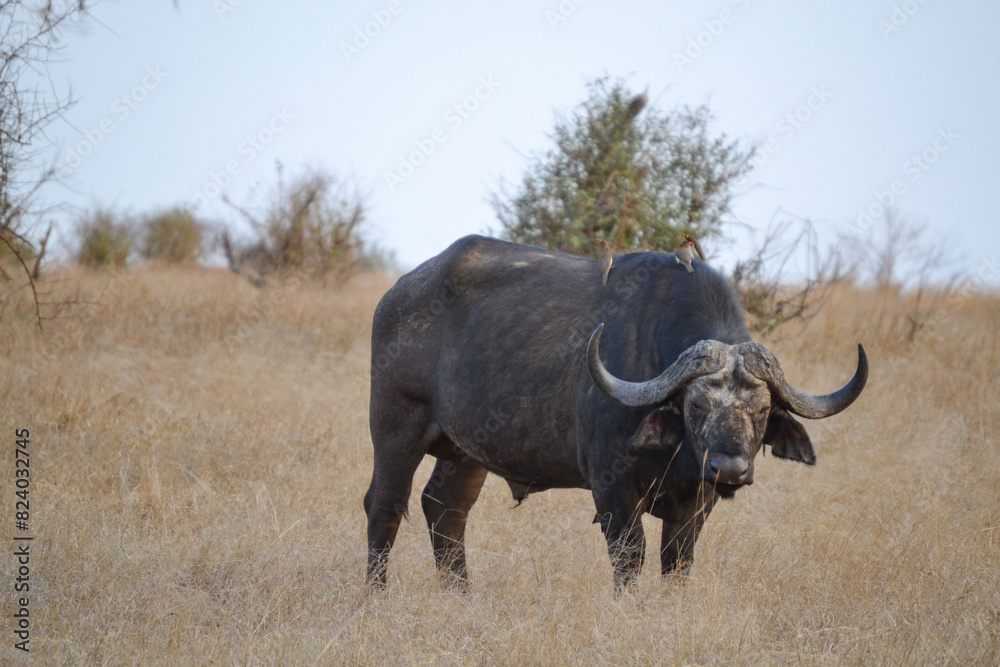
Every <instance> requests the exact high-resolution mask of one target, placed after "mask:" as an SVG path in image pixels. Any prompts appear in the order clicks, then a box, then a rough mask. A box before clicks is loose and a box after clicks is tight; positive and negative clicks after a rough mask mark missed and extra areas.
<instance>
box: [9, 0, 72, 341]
mask: <svg viewBox="0 0 1000 667" xmlns="http://www.w3.org/2000/svg"><path fill="white" fill-rule="evenodd" d="M85 4H86V3H85V1H84V0H75V1H73V2H69V1H63V2H60V1H58V0H46V1H44V2H43V1H34V2H33V1H31V0H7V1H4V2H0V34H2V35H3V39H2V40H0V248H3V249H4V250H5V252H6V253H7V255H8V257H7V259H8V260H11V261H9V262H7V264H8V267H6V268H5V267H3V266H0V280H13V279H14V278H13V275H14V274H16V273H23V275H24V278H25V281H26V282H25V283H23V284H21V285H15V286H14V287H13V288H11V290H15V291H16V290H17V289H20V288H21V287H25V286H30V288H31V293H32V298H33V301H34V306H35V317H36V321H37V323H38V325H39V326H41V323H42V314H41V309H40V304H39V298H38V289H37V286H36V284H35V281H36V279H37V278H38V277H39V275H40V268H41V260H42V257H43V256H44V254H45V250H44V245H45V244H47V242H48V239H49V233H50V232H51V227H50V228H49V231H48V232H46V234H45V236H44V238H43V242H42V244H43V245H42V246H41V247H40V248H39V249H38V250H37V251H36V249H35V245H34V243H32V241H31V240H30V238H29V237H31V236H32V231H33V229H34V228H35V227H36V226H37V225H38V224H39V223H40V221H41V219H42V217H43V216H44V215H45V213H46V212H47V210H48V208H49V207H47V206H46V205H45V204H44V203H42V202H40V201H39V197H38V194H39V191H40V190H41V188H42V186H43V185H45V183H47V182H49V181H50V180H51V179H52V178H53V177H54V175H55V167H54V166H52V165H46V164H45V161H44V158H45V155H46V150H47V149H48V148H49V147H50V146H49V144H48V143H47V141H46V136H45V128H46V127H48V125H49V123H51V122H52V121H53V120H55V119H56V118H58V117H59V116H60V115H61V114H62V113H63V112H64V111H65V110H66V109H67V108H68V107H69V106H70V104H71V100H70V99H69V97H68V96H66V97H63V96H60V95H59V94H58V93H57V92H52V86H51V82H46V81H45V66H46V65H47V64H48V62H50V61H51V59H52V58H53V57H54V56H55V55H57V53H58V51H59V45H58V43H57V39H58V36H59V33H60V31H61V30H62V28H63V26H64V25H65V24H66V23H67V21H69V19H70V18H72V17H73V16H75V15H77V14H79V13H81V12H83V11H85ZM2 263H4V262H3V258H2V257H0V264H2ZM32 264H33V265H32ZM10 265H13V266H14V274H12V272H11V271H10V270H9V269H10ZM11 290H8V292H9V291H11Z"/></svg>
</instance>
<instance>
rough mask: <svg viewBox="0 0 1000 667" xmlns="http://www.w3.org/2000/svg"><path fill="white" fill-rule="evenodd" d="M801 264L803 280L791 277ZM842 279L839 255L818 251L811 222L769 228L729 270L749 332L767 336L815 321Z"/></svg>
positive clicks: (787, 222)
mask: <svg viewBox="0 0 1000 667" xmlns="http://www.w3.org/2000/svg"><path fill="white" fill-rule="evenodd" d="M803 259H804V260H805V267H804V269H803V270H802V271H801V272H800V273H801V276H799V277H793V276H792V275H791V268H792V266H793V265H797V264H798V263H799V262H801V261H802V260H803ZM846 276H847V271H845V265H844V261H843V258H842V255H841V254H840V253H839V252H837V250H836V248H834V247H823V246H822V244H821V243H820V241H819V238H818V236H817V234H816V230H815V227H814V226H813V224H812V223H811V222H810V221H808V220H804V221H796V220H785V221H780V222H776V223H772V224H771V225H769V226H768V228H767V230H766V231H765V232H764V236H763V238H762V239H761V240H760V241H758V242H756V243H755V244H754V245H753V246H752V248H751V250H750V253H749V255H748V256H747V257H745V258H743V259H741V260H739V261H738V262H737V263H736V266H735V267H733V273H732V281H733V285H734V287H735V288H736V290H737V292H738V293H739V295H740V300H741V302H742V303H743V309H744V310H745V311H746V313H747V318H748V320H749V322H748V324H749V327H750V330H751V331H753V332H755V333H766V334H770V333H774V332H775V331H776V330H777V329H778V328H779V327H781V326H782V325H784V324H786V323H788V322H793V321H794V322H800V323H802V324H805V323H807V322H808V321H809V320H811V319H812V318H813V317H815V315H816V314H817V313H818V312H819V311H820V309H821V308H822V307H823V305H824V304H825V303H826V301H827V299H828V297H829V290H830V287H831V286H832V285H833V284H834V283H836V282H838V281H840V280H843V279H844V278H845V277H846ZM792 280H794V282H790V281H792Z"/></svg>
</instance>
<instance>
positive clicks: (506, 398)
mask: <svg viewBox="0 0 1000 667" xmlns="http://www.w3.org/2000/svg"><path fill="white" fill-rule="evenodd" d="M602 275H603V274H602V270H601V267H600V265H599V263H598V262H597V261H596V260H593V259H588V258H585V257H579V256H576V255H569V254H565V253H561V252H554V251H550V250H544V249H542V248H537V247H533V246H525V245H518V244H514V243H507V242H503V241H498V240H495V239H490V238H484V237H480V236H469V237H466V238H463V239H460V240H459V241H457V242H455V243H454V244H453V245H452V246H451V247H449V248H448V249H447V250H445V251H444V252H442V253H441V254H440V255H438V256H437V257H434V258H433V259H430V260H428V261H427V262H425V263H424V264H422V265H420V266H419V267H417V268H416V269H414V270H413V271H412V272H410V273H408V274H407V275H405V276H403V277H402V278H400V279H399V281H398V282H397V283H396V285H395V286H394V287H392V289H390V290H389V291H388V292H387V293H386V294H385V296H384V297H382V300H381V302H380V303H379V305H378V308H377V310H376V311H375V318H374V323H373V330H372V367H371V406H370V426H371V436H372V444H373V446H374V450H375V453H374V470H373V472H372V481H371V486H370V487H369V489H368V493H366V494H365V499H364V507H365V512H366V513H367V516H368V582H369V585H371V586H372V587H374V588H380V587H384V586H385V584H386V565H387V562H388V556H389V550H390V549H391V548H392V544H393V541H394V540H395V537H396V532H397V529H398V527H399V522H400V520H401V519H402V517H403V515H404V514H405V513H406V508H407V502H408V499H409V496H410V487H411V485H412V483H413V474H414V471H415V470H416V469H417V466H418V464H419V463H420V461H421V460H422V459H423V457H424V456H425V455H427V454H430V455H432V456H435V457H436V458H437V465H436V466H435V468H434V473H433V475H432V476H431V479H430V481H429V482H428V484H427V486H426V487H425V488H424V492H423V494H422V497H421V505H422V507H423V511H424V514H425V516H426V518H427V525H428V527H429V528H430V535H431V543H432V546H433V549H434V557H435V561H436V563H437V567H438V569H439V570H441V571H443V572H444V573H445V575H446V579H447V580H448V581H449V582H451V583H457V584H459V585H460V586H464V585H465V582H466V581H467V577H468V572H467V568H466V561H465V544H464V535H465V523H466V519H467V517H468V513H469V510H470V508H471V507H472V505H473V504H474V503H475V502H476V499H477V498H478V496H479V491H480V489H481V488H482V486H483V482H484V481H485V479H486V473H487V472H492V473H494V474H496V475H499V476H501V477H503V478H504V479H505V480H506V481H507V482H508V484H509V485H510V488H511V491H512V493H513V495H514V499H515V500H517V501H518V502H520V501H522V500H523V499H524V498H525V497H526V496H527V495H528V494H529V493H537V492H539V491H544V490H545V489H551V488H580V489H590V490H591V492H592V494H593V497H594V504H595V505H596V507H597V517H596V518H595V522H597V521H599V522H600V524H601V529H602V530H603V532H604V535H605V537H606V539H607V542H608V550H609V553H610V555H611V561H612V565H613V567H614V581H615V584H616V590H618V589H620V588H621V587H622V586H624V585H626V584H628V583H630V582H631V581H632V580H633V579H634V578H635V577H636V576H637V575H638V573H639V570H640V568H641V567H642V561H643V557H644V552H645V537H644V535H643V529H642V522H641V521H640V517H641V516H642V514H643V513H644V512H649V513H650V514H652V515H653V516H655V517H658V518H660V519H662V520H663V540H662V545H661V547H660V566H661V571H662V572H663V573H664V574H666V573H669V572H674V571H682V572H683V571H686V570H687V569H688V568H689V567H690V565H691V562H692V554H693V552H694V544H695V540H697V538H698V533H699V532H700V530H701V527H702V525H703V523H704V521H705V518H706V517H707V516H708V514H709V512H710V511H711V510H712V507H713V505H714V504H715V502H716V501H717V500H718V499H719V498H720V497H722V498H731V497H733V494H734V493H735V492H736V490H737V489H738V488H739V487H741V486H743V485H745V484H750V483H752V482H753V462H754V457H755V456H756V454H757V452H758V450H759V449H760V448H761V445H762V444H763V443H766V444H769V445H770V446H771V449H772V452H773V453H774V455H775V456H778V457H781V458H785V459H792V460H795V461H801V462H803V463H806V464H809V465H812V464H813V463H815V460H816V459H815V454H814V452H813V448H812V443H811V442H810V440H809V436H808V435H807V434H806V431H805V429H804V428H803V427H802V425H801V424H800V423H799V422H798V421H796V420H795V419H794V418H793V417H792V415H799V416H801V417H806V418H809V419H819V418H822V417H828V416H830V415H834V414H836V413H838V412H840V411H841V410H843V409H845V408H846V407H847V406H849V405H850V404H851V403H852V402H854V400H855V399H856V398H857V397H858V396H859V395H860V394H861V390H862V389H863V388H864V386H865V381H866V379H867V377H868V361H867V358H866V356H865V352H864V348H863V347H862V346H861V345H859V346H858V353H859V359H858V367H857V371H856V372H855V374H854V378H853V379H852V380H851V381H850V382H848V383H847V385H846V386H844V387H843V388H842V389H840V390H839V391H837V392H835V393H833V394H829V395H825V396H812V395H809V394H805V393H803V392H801V391H799V390H797V389H795V388H794V387H792V386H791V385H789V384H788V383H787V381H786V380H785V377H784V374H783V373H782V370H781V366H780V365H779V364H778V360H777V359H776V358H775V357H774V355H773V354H772V353H771V352H770V350H768V349H767V348H766V347H765V346H764V345H762V344H760V343H755V342H753V341H751V340H750V333H749V331H748V330H747V327H746V322H745V316H744V313H743V310H742V308H741V307H740V304H739V300H738V298H737V296H736V294H735V293H734V291H733V289H732V287H730V285H729V284H728V283H727V282H726V280H725V279H724V278H723V277H722V276H721V275H720V274H719V273H717V272H716V271H714V270H713V269H712V268H711V267H709V266H708V265H707V264H705V263H704V262H700V261H698V260H695V262H694V272H693V273H690V274H689V273H687V271H685V269H684V268H683V267H681V266H680V265H679V264H677V263H676V262H675V261H674V256H673V255H672V254H667V253H632V254H628V255H624V256H621V257H618V258H616V259H615V262H614V266H613V268H612V269H611V273H610V278H609V280H608V282H607V285H603V284H602ZM591 332H593V334H592V335H590V334H591ZM588 338H589V344H587V341H588ZM602 356H603V360H602ZM622 378H627V379H622ZM649 378H653V379H649Z"/></svg>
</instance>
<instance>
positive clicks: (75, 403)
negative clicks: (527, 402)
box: [0, 269, 1000, 664]
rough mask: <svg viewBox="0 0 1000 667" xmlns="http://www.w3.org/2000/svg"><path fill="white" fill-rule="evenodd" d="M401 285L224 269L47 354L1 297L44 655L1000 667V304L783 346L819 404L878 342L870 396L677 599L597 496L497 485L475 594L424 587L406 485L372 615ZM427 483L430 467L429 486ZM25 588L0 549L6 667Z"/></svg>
mask: <svg viewBox="0 0 1000 667" xmlns="http://www.w3.org/2000/svg"><path fill="white" fill-rule="evenodd" d="M69 277H70V280H69V281H67V282H63V283H59V285H60V286H61V287H60V289H62V290H63V291H64V292H66V293H73V292H74V290H77V289H78V290H79V295H80V298H83V299H97V298H98V297H99V296H100V295H101V292H102V290H103V289H104V288H105V286H106V285H107V283H108V280H109V277H108V276H107V275H103V276H102V275H100V274H94V275H89V274H85V275H80V274H73V275H71V276H69ZM388 285H389V281H388V280H387V279H384V278H378V277H361V278H358V279H355V280H354V281H353V282H352V283H351V284H349V285H347V286H344V287H342V288H340V289H333V288H319V287H313V286H302V287H300V288H297V289H290V290H285V291H282V290H274V289H272V290H269V291H268V290H265V291H258V290H255V289H254V288H252V287H250V286H248V285H246V284H245V283H244V282H242V281H241V280H239V279H237V278H235V277H233V276H231V275H228V274H226V273H221V272H205V271H201V270H195V269H188V270H183V269H171V270H157V271H136V272H132V273H129V274H127V275H126V276H124V277H123V278H122V279H121V281H120V282H118V283H114V284H113V285H112V288H111V289H108V290H107V291H106V292H105V293H104V295H103V297H102V298H101V301H100V303H98V304H97V305H94V306H90V307H86V308H81V309H78V312H79V313H80V315H79V316H78V317H76V318H75V319H65V320H59V321H55V322H50V323H48V325H47V326H46V328H45V330H44V331H43V332H42V333H41V334H39V333H38V332H37V331H36V330H35V328H34V325H33V324H32V321H31V318H30V312H29V310H28V309H27V308H26V307H20V306H19V307H16V308H15V307H13V306H12V304H11V302H10V300H9V299H8V300H7V301H5V302H3V303H0V405H2V406H3V409H2V414H0V433H2V434H3V438H4V439H3V440H2V441H0V444H2V445H3V450H4V452H3V456H2V460H3V464H2V467H0V479H2V480H3V481H2V483H0V488H2V489H3V494H2V495H3V501H2V507H3V512H2V515H3V517H4V519H3V529H2V531H0V532H3V533H4V534H5V535H6V534H8V533H9V532H13V529H12V527H11V524H12V522H13V519H12V513H13V493H12V486H13V485H12V480H13V453H12V451H11V450H12V449H13V432H14V429H15V427H17V428H25V427H27V428H30V429H31V431H32V435H33V439H32V450H33V452H32V456H33V465H32V468H31V471H32V482H33V486H32V491H31V494H32V495H31V499H32V523H33V532H34V534H35V535H36V536H37V539H36V541H35V542H34V546H33V549H34V553H35V557H34V561H33V563H32V564H33V574H32V576H33V580H32V602H31V605H32V613H33V627H32V629H33V639H32V644H31V646H32V657H34V658H35V659H36V660H42V661H44V662H47V663H67V662H68V663H77V662H97V663H104V662H107V663H112V664H121V663H141V664H157V663H162V664H199V663H201V664H204V663H209V662H215V663H220V662H221V663H231V662H232V663H248V662H253V663H275V664H301V663H310V664H311V663H314V662H318V663H320V664H331V663H332V664H361V663H424V662H434V663H446V664H450V663H461V664H466V663H477V664H478V663H501V664H506V663H513V664H536V663H546V664H566V663H583V664H600V663H615V664H648V663H665V664H684V663H703V664H704V663H757V664H761V663H762V664H770V663H785V662H800V661H801V662H806V663H813V664H816V663H824V664H827V663H829V664H843V663H848V664H882V663H888V664H928V663H937V664H941V663H945V664H947V663H951V664H968V663H978V664H997V663H998V662H1000V552H998V549H1000V479H998V471H1000V449H998V447H997V441H996V438H995V432H994V430H993V429H994V428H995V427H996V425H997V419H998V416H1000V397H998V391H997V382H998V380H1000V336H998V329H1000V302H998V301H997V300H994V299H966V300H957V301H955V302H951V303H949V302H947V301H945V302H944V306H943V309H942V310H941V311H939V313H938V315H939V316H938V318H937V323H936V324H935V325H933V326H929V327H927V328H926V329H925V330H924V331H923V332H922V333H921V337H918V339H917V340H916V342H915V343H914V344H913V345H909V346H905V345H903V344H902V343H901V342H900V341H901V339H902V335H903V332H904V331H905V318H904V313H905V308H904V306H903V304H901V303H900V300H899V298H898V297H896V296H895V295H894V294H891V293H883V294H872V293H863V292H856V291H853V290H850V289H846V288H845V289H842V290H841V291H839V292H838V293H837V294H836V295H835V298H834V299H833V301H832V302H831V303H830V305H829V306H828V307H827V308H826V310H825V311H824V313H823V314H822V315H821V316H820V317H819V318H817V319H816V320H815V321H814V322H813V323H812V324H811V325H810V327H809V328H808V330H807V331H806V333H805V334H803V335H801V336H799V337H797V338H794V339H790V340H784V341H778V342H774V343H773V344H772V347H773V348H774V349H775V350H776V352H777V353H778V354H779V357H780V358H781V359H782V362H783V364H784V367H785V370H786V372H787V374H788V376H789V377H790V379H792V381H793V382H796V383H798V384H799V385H800V386H802V387H803V388H804V389H807V390H813V391H826V390H829V389H830V388H831V387H835V386H839V385H840V383H841V382H843V381H844V380H846V378H847V376H848V375H849V373H850V372H851V370H852V369H853V364H854V361H855V358H854V344H855V342H856V341H859V340H860V341H863V342H864V343H865V344H866V346H867V348H868V350H869V355H870V357H871V360H872V373H871V379H870V381H869V385H868V389H867V390H866V392H865V394H864V395H863V396H862V398H861V399H860V400H859V402H858V403H857V404H856V405H855V406H853V407H852V408H851V409H850V410H848V411H847V412H846V413H844V414H842V415H840V416H837V417H834V418H831V419H828V420H825V421H822V422H816V423H811V424H809V430H810V433H811V435H812V437H813V440H814V442H815V444H816V449H817V453H818V458H819V463H818V465H817V466H816V467H815V468H807V467H805V466H800V465H796V464H793V463H788V462H784V461H776V460H775V459H774V458H773V457H767V458H763V459H758V465H759V468H758V470H757V474H756V478H757V484H755V485H754V486H753V487H752V488H749V489H746V490H744V491H741V492H740V493H739V494H738V495H737V498H736V500H734V501H732V502H727V503H723V504H722V505H720V506H719V507H718V509H717V510H716V511H715V513H714V514H713V516H712V517H711V519H709V522H708V524H707V527H706V529H705V532H704V533H703V535H702V539H701V541H700V542H699V544H698V547H697V550H696V555H695V557H696V562H695V566H694V569H693V571H692V577H691V578H690V579H688V580H687V581H685V582H684V583H680V582H678V581H676V580H675V579H673V578H671V579H667V580H664V579H661V578H660V577H659V576H658V575H657V570H658V568H657V563H656V562H655V560H656V559H655V555H654V557H653V558H652V559H651V560H650V561H648V562H647V567H646V568H645V571H644V573H643V575H642V577H641V578H640V581H639V583H638V585H637V587H636V589H635V590H634V592H632V593H631V594H628V595H626V596H624V597H622V598H621V599H616V598H614V597H613V595H612V586H611V569H610V564H609V562H608V558H607V555H606V551H605V545H604V541H603V538H602V536H601V534H600V531H599V529H598V527H597V526H596V525H593V524H592V523H591V519H592V517H593V504H592V501H591V498H590V496H589V493H587V492H584V491H550V492H547V493H544V494H541V495H537V496H532V497H531V498H529V499H528V501H527V502H526V503H525V504H524V505H522V506H521V507H518V508H516V509H514V508H513V507H514V502H513V501H512V500H511V497H510V493H509V491H508V490H507V487H506V485H505V484H504V483H503V481H502V480H500V479H498V478H495V477H491V478H490V479H489V481H488V482H487V484H486V488H485V489H484V491H483V494H482V497H481V499H480V501H479V503H478V504H477V506H476V507H475V509H474V510H473V514H472V517H471V519H470V525H469V531H468V545H469V559H470V567H471V570H472V578H473V580H472V592H471V593H469V594H467V595H456V594H453V593H449V592H447V591H444V590H442V589H441V588H440V587H439V586H438V582H437V578H436V575H435V572H434V568H433V564H432V557H431V552H430V547H429V540H428V537H427V533H426V529H425V526H424V521H423V517H422V514H421V512H420V509H419V502H418V498H417V492H416V491H415V492H414V495H413V496H412V497H411V510H412V512H411V520H410V521H409V522H404V525H403V527H402V528H401V530H400V535H399V539H398V541H397V545H396V549H395V551H394V552H393V556H392V560H391V565H390V587H389V590H388V591H387V592H386V593H385V594H381V595H376V596H371V597H369V596H367V595H366V591H365V588H364V586H363V570H364V551H365V537H364V535H365V519H364V513H363V510H362V507H361V499H362V495H363V494H364V492H365V490H366V488H367V485H368V481H369V475H370V470H371V468H370V465H371V464H370V462H371V445H370V441H369V436H368V427H367V403H368V380H367V376H368V363H369V340H368V338H369V327H370V322H371V315H372V312H373V309H374V306H375V303H376V302H377V300H378V298H379V296H380V295H381V293H382V292H383V291H384V290H385V289H386V288H387V287H388ZM29 369H31V372H30V373H29V372H28V371H29ZM429 473H430V460H428V461H426V462H425V464H424V465H423V466H422V467H421V469H420V471H419V473H418V476H417V480H416V482H415V489H420V488H422V486H423V484H424V482H425V481H426V479H427V477H428V475H429ZM647 519H649V518H648V517H647ZM657 524H658V522H655V521H652V520H647V522H646V527H647V539H648V540H649V544H650V545H651V546H653V548H654V553H655V545H657V544H659V526H658V525H657ZM4 539H5V540H7V544H8V545H10V544H11V542H9V537H8V538H4ZM8 548H10V547H8ZM11 549H12V548H11ZM13 567H14V564H13V559H12V557H11V556H10V555H9V552H8V555H5V556H4V557H3V558H0V590H2V591H4V592H3V593H2V594H0V597H2V605H3V609H4V610H5V611H4V620H3V622H2V636H3V637H4V640H3V642H4V645H3V649H2V653H0V656H2V657H0V661H8V660H12V659H18V660H19V659H21V658H22V657H23V656H19V655H18V652H16V651H14V650H13V649H12V648H11V646H12V644H13V640H12V637H13V635H12V634H11V630H12V625H11V613H12V612H11V609H12V607H11V605H12V604H13V601H14V594H13V592H12V591H11V586H12V580H13V576H14V575H13Z"/></svg>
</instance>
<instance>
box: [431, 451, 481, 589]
mask: <svg viewBox="0 0 1000 667" xmlns="http://www.w3.org/2000/svg"><path fill="white" fill-rule="evenodd" d="M436 444H441V443H436ZM447 444H448V445H449V446H450V444H451V443H450V442H449V443H447ZM485 481H486V468H484V467H483V466H481V465H479V464H478V463H476V461H474V460H473V459H471V458H469V457H468V456H467V455H465V454H463V453H461V452H459V451H458V450H454V449H452V451H451V452H449V453H448V454H446V455H442V456H439V458H438V462H437V465H435V466H434V473H433V474H432V475H431V478H430V480H428V482H427V486H426V487H424V493H423V495H422V496H421V498H420V504H421V506H422V507H423V509H424V516H425V517H426V518H427V528H428V530H429V531H430V534H431V546H432V547H433V549H434V563H435V565H437V568H438V570H439V571H441V572H442V573H443V574H444V576H445V583H446V584H447V585H449V586H455V587H458V588H465V587H467V586H468V580H469V571H468V567H467V565H466V561H465V522H466V520H467V519H468V517H469V510H470V509H472V506H473V504H475V502H476V500H477V499H478V498H479V492H480V490H482V488H483V483H484V482H485Z"/></svg>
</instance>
